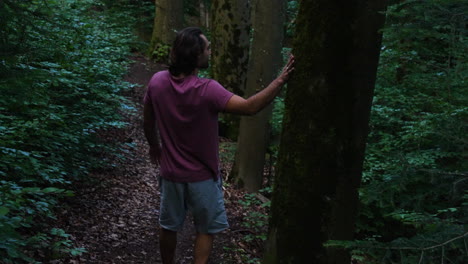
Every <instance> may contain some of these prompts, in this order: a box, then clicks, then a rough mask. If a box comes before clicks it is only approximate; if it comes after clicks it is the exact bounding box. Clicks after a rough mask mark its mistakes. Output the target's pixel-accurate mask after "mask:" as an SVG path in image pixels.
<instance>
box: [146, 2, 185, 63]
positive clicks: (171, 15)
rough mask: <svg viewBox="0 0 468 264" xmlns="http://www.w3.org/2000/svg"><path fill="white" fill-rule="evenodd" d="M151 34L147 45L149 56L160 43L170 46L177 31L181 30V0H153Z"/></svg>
mask: <svg viewBox="0 0 468 264" xmlns="http://www.w3.org/2000/svg"><path fill="white" fill-rule="evenodd" d="M155 5H156V13H155V16H154V27H153V35H152V37H151V43H150V47H149V53H150V56H151V55H152V54H153V51H154V50H155V49H157V48H159V47H161V45H164V46H170V45H171V44H172V42H173V41H174V39H175V36H176V33H177V31H179V30H181V29H182V27H183V21H184V7H183V0H155Z"/></svg>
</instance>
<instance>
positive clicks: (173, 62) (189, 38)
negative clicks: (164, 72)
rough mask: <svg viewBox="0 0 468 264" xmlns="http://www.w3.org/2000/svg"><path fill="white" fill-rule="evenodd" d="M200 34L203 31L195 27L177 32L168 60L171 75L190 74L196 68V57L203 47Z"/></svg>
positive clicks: (203, 43)
mask: <svg viewBox="0 0 468 264" xmlns="http://www.w3.org/2000/svg"><path fill="white" fill-rule="evenodd" d="M201 34H203V32H202V31H201V30H200V29H199V28H196V27H188V28H185V29H182V30H181V31H179V32H178V33H177V36H176V39H175V40H174V43H173V44H172V49H171V56H170V62H169V72H170V73H171V74H172V75H174V76H177V75H179V74H181V73H183V74H185V75H190V74H191V73H192V72H193V70H195V68H197V66H198V57H199V55H200V54H202V53H203V49H204V48H205V42H204V41H203V39H202V38H201V36H200V35H201Z"/></svg>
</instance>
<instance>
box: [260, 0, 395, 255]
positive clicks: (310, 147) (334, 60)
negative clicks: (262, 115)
mask: <svg viewBox="0 0 468 264" xmlns="http://www.w3.org/2000/svg"><path fill="white" fill-rule="evenodd" d="M385 7H386V1H385V0H310V1H301V5H300V8H299V13H298V17H297V28H296V38H295V42H294V48H293V53H294V55H295V57H296V66H295V68H296V71H295V72H294V75H293V76H292V78H291V80H290V82H289V85H288V90H287V94H286V100H285V116H284V120H283V131H282V135H281V143H280V153H279V159H278V169H277V175H276V176H275V182H274V189H273V199H272V208H271V220H270V231H269V238H268V243H267V248H266V252H265V256H264V261H263V263H264V264H278V263H298V264H299V263H314V264H331V263H333V264H349V263H350V256H349V254H348V253H347V252H346V251H345V250H342V249H333V248H326V247H325V246H324V245H323V244H324V243H325V242H326V241H328V240H352V239H353V233H354V223H355V218H356V214H357V203H358V187H359V185H360V181H361V172H362V163H363V159H364V150H365V143H366V137H367V133H368V122H369V115H370V108H371V102H372V96H373V91H374V84H375V78H376V71H377V65H378V58H379V52H380V41H381V35H380V33H379V29H380V28H381V27H382V26H383V24H384V15H383V14H381V13H380V12H381V11H383V10H384V9H385Z"/></svg>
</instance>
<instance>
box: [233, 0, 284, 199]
mask: <svg viewBox="0 0 468 264" xmlns="http://www.w3.org/2000/svg"><path fill="white" fill-rule="evenodd" d="M285 5H286V2H285V1H284V0H255V1H254V2H253V16H254V17H255V19H253V21H254V24H253V42H252V48H251V55H250V58H249V68H248V69H249V70H248V73H247V83H246V96H247V97H249V96H251V95H253V94H255V93H257V92H258V91H260V90H262V89H263V88H265V87H266V86H268V84H269V83H270V82H271V81H273V80H274V79H275V78H276V76H277V75H278V71H279V69H280V67H281V65H282V57H281V49H282V42H283V35H284V34H283V31H284V25H283V24H284V12H285ZM271 112H272V106H271V105H270V106H268V107H267V108H265V109H263V110H262V111H261V112H260V113H258V114H257V115H255V116H243V117H241V121H240V128H239V138H238V141H237V152H236V157H235V162H234V166H233V169H232V172H231V179H234V181H235V182H236V183H237V185H239V186H241V187H243V188H244V189H246V190H247V191H249V192H256V191H258V190H259V189H261V187H262V180H263V169H264V166H265V153H266V149H267V147H268V138H269V124H268V122H269V120H270V117H271Z"/></svg>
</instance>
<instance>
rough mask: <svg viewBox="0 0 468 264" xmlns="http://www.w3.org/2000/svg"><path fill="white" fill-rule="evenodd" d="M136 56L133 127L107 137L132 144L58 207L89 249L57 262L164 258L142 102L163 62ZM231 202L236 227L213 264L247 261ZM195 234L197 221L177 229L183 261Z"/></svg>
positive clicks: (238, 215) (220, 239)
mask: <svg viewBox="0 0 468 264" xmlns="http://www.w3.org/2000/svg"><path fill="white" fill-rule="evenodd" d="M132 59H133V60H134V61H135V63H133V64H132V66H131V68H130V71H129V74H128V76H126V78H125V80H126V81H128V82H131V83H135V84H138V85H137V86H136V87H135V88H134V89H133V90H132V91H131V92H129V93H128V96H129V97H131V99H132V102H133V103H134V107H135V108H136V109H137V111H138V114H137V115H127V118H128V120H127V121H128V122H129V123H130V126H128V127H127V128H125V129H116V130H114V131H107V132H106V133H105V135H104V137H106V138H110V139H111V140H116V141H118V142H126V143H129V145H133V146H128V147H126V148H125V149H124V150H123V152H122V153H121V154H120V155H122V156H124V158H123V159H122V158H118V157H115V158H113V160H110V161H109V162H110V163H111V164H113V166H110V168H108V169H106V170H100V171H95V172H93V173H92V174H91V175H90V178H91V183H86V184H85V183H83V184H74V185H73V188H74V191H75V194H76V195H75V196H74V197H72V198H70V199H69V200H67V201H66V204H67V205H66V206H65V207H64V208H63V209H61V210H59V212H58V222H59V225H61V227H62V228H63V229H64V230H65V231H66V232H67V233H68V234H70V235H71V240H72V241H73V243H74V246H75V247H83V248H86V250H87V252H86V253H84V254H82V255H81V256H79V257H76V258H73V259H67V260H61V261H57V262H55V263H153V264H158V263H161V262H160V256H159V243H158V228H159V227H158V217H159V211H158V209H159V189H158V180H157V176H158V175H157V173H158V171H157V170H156V169H154V168H153V167H152V165H151V164H150V162H149V159H148V157H147V156H148V155H147V146H146V141H145V139H144V135H143V129H142V120H141V112H142V105H141V102H142V96H143V93H144V90H145V86H146V84H147V83H148V81H149V79H150V78H151V76H152V75H153V74H154V73H155V72H157V71H159V70H161V69H162V67H161V66H160V65H157V64H154V63H150V62H148V61H147V60H146V59H145V58H144V57H141V56H135V57H133V58H132ZM104 156H106V155H104ZM104 158H106V157H104ZM241 195H242V193H241V192H240V191H237V190H226V192H225V196H226V199H231V200H233V201H236V200H237V199H238V197H240V196H241ZM226 207H227V211H228V216H229V222H230V225H231V228H230V229H228V230H227V231H225V232H223V233H221V234H220V235H218V236H217V237H216V239H215V244H214V249H213V252H212V256H211V260H210V263H212V264H220V263H226V264H227V263H246V262H245V260H242V257H243V256H244V255H245V254H244V253H242V252H245V250H244V251H242V250H241V251H239V252H240V253H239V252H237V251H236V250H235V248H237V247H238V244H241V246H243V247H247V246H246V245H245V244H242V243H239V241H241V240H242V236H243V235H242V232H245V231H247V232H249V230H245V228H240V222H241V221H242V219H243V215H245V213H244V212H242V209H241V208H240V207H239V205H238V204H237V203H236V202H230V201H227V204H226ZM194 235H195V233H194V230H193V225H192V224H191V221H190V219H187V221H186V224H185V226H184V229H183V231H182V232H179V234H178V246H177V254H176V255H177V263H178V264H188V263H192V261H193V257H192V255H193V249H192V247H193V244H192V241H193V239H194ZM246 250H248V249H246ZM250 250H251V249H250ZM254 251H255V249H254ZM236 252H237V253H236ZM239 254H241V255H239Z"/></svg>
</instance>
